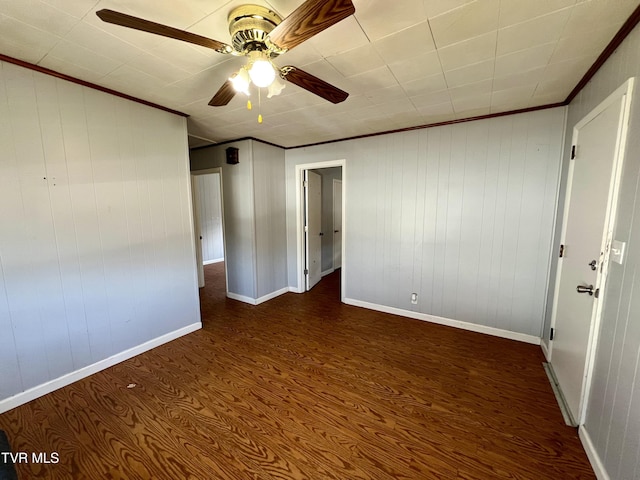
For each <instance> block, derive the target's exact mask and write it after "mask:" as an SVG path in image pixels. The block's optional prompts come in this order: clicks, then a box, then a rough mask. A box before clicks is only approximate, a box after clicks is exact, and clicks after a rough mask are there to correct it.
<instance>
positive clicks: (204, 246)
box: [191, 168, 227, 305]
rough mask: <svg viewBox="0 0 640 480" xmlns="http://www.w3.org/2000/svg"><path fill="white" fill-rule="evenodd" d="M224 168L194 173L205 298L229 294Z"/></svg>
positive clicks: (198, 250)
mask: <svg viewBox="0 0 640 480" xmlns="http://www.w3.org/2000/svg"><path fill="white" fill-rule="evenodd" d="M220 170H221V169H220V168H213V169H208V170H202V171H196V172H192V173H191V186H192V196H193V217H194V230H195V240H196V261H197V268H198V286H199V287H200V297H201V305H202V295H209V296H210V295H214V296H216V295H219V296H222V297H224V296H225V295H226V291H227V280H226V268H225V261H224V260H225V251H226V249H225V237H224V220H223V213H222V212H223V208H222V175H221V171H220Z"/></svg>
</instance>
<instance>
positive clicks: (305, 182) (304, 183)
mask: <svg viewBox="0 0 640 480" xmlns="http://www.w3.org/2000/svg"><path fill="white" fill-rule="evenodd" d="M302 186H303V187H304V188H307V187H308V186H309V182H307V181H306V180H305V181H303V182H302Z"/></svg>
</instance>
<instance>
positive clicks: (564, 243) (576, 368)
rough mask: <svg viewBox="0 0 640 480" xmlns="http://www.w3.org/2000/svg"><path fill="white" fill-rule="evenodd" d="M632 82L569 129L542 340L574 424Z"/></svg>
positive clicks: (586, 374)
mask: <svg viewBox="0 0 640 480" xmlns="http://www.w3.org/2000/svg"><path fill="white" fill-rule="evenodd" d="M633 83H634V82H633V79H630V80H629V81H627V82H626V83H625V84H624V85H622V86H621V87H620V88H618V90H616V91H615V92H614V93H612V94H611V95H610V96H609V97H608V98H607V99H606V100H605V101H604V102H602V103H601V104H600V105H598V106H597V107H596V108H595V109H594V110H593V111H591V112H590V113H589V114H587V115H586V116H585V117H584V118H583V119H582V120H581V121H580V122H578V123H577V124H576V126H575V127H574V130H573V141H572V153H571V160H570V161H571V163H570V166H569V175H568V181H567V192H566V200H565V210H564V221H563V228H562V234H561V240H560V242H561V247H560V252H559V253H558V254H559V256H560V260H559V264H558V271H557V275H556V287H555V296H554V305H553V313H552V321H551V328H552V330H551V331H552V338H551V340H550V342H549V344H550V362H551V368H552V370H553V373H554V375H555V377H556V379H557V381H558V386H559V389H560V392H561V397H562V398H561V399H560V402H561V405H562V404H563V403H564V406H565V407H566V409H567V410H568V414H569V416H570V419H571V422H572V423H573V424H574V425H580V424H582V423H583V421H584V416H585V412H586V401H587V399H588V392H589V388H590V382H591V374H592V369H593V361H594V356H595V351H596V346H597V337H598V331H599V322H600V314H601V311H602V300H603V298H604V292H605V288H606V278H607V272H608V267H609V261H610V257H611V252H612V242H613V240H614V239H613V227H614V220H615V214H616V210H617V201H618V188H619V183H620V175H621V171H622V161H623V158H624V151H625V143H626V136H627V126H628V122H629V106H630V102H631V93H632V89H633ZM620 261H622V259H620Z"/></svg>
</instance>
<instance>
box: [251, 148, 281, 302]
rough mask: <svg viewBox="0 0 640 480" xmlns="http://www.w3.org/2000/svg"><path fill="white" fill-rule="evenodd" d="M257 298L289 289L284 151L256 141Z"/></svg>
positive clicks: (254, 182) (254, 149) (254, 168)
mask: <svg viewBox="0 0 640 480" xmlns="http://www.w3.org/2000/svg"><path fill="white" fill-rule="evenodd" d="M253 175H254V180H253V185H254V189H255V223H256V260H257V264H256V278H257V297H258V298H261V297H264V296H266V295H269V294H271V293H273V292H277V291H280V290H282V289H283V288H286V287H287V234H286V225H287V218H286V213H285V206H286V200H285V183H284V180H285V175H284V151H283V150H282V149H281V148H278V147H274V146H271V145H267V144H264V143H262V142H253Z"/></svg>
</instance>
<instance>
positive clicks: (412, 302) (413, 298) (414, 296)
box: [411, 293, 418, 305]
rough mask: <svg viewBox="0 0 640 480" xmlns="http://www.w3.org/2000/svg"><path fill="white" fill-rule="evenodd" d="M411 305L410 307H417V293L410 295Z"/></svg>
mask: <svg viewBox="0 0 640 480" xmlns="http://www.w3.org/2000/svg"><path fill="white" fill-rule="evenodd" d="M411 304H412V305H417V304H418V294H417V293H412V294H411Z"/></svg>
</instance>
